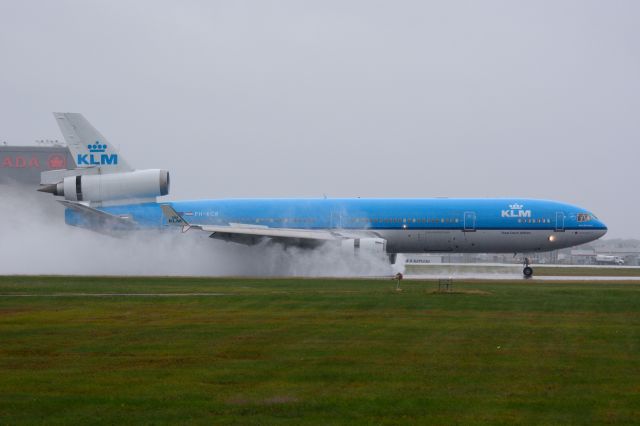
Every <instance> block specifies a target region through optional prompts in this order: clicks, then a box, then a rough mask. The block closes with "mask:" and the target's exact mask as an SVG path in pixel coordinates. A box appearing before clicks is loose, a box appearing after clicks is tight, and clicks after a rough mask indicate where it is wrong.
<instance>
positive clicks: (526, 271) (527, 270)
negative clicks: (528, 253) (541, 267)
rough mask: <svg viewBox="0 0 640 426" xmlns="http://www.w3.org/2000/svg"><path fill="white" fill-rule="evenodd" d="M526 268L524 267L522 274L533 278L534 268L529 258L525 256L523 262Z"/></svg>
mask: <svg viewBox="0 0 640 426" xmlns="http://www.w3.org/2000/svg"><path fill="white" fill-rule="evenodd" d="M523 266H524V268H522V275H524V277H525V278H531V277H532V276H533V268H532V267H531V266H529V258H528V257H525V258H524V262H523Z"/></svg>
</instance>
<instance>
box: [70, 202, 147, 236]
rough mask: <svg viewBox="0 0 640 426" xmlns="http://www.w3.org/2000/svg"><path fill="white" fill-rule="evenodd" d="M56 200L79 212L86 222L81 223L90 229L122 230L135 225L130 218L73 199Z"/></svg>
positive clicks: (129, 228)
mask: <svg viewBox="0 0 640 426" xmlns="http://www.w3.org/2000/svg"><path fill="white" fill-rule="evenodd" d="M58 202H59V203H60V204H62V205H63V206H65V207H66V208H68V209H72V210H75V211H76V212H78V213H80V214H81V215H82V216H83V218H85V219H86V222H87V223H84V224H83V225H86V226H87V227H89V228H92V229H96V230H99V229H102V230H116V231H123V230H131V229H134V228H135V227H136V223H135V222H134V221H133V220H131V219H130V218H125V217H120V216H116V215H113V214H110V213H107V212H103V211H101V210H98V209H94V208H93V207H89V206H86V205H84V204H81V203H77V202H73V201H66V200H58Z"/></svg>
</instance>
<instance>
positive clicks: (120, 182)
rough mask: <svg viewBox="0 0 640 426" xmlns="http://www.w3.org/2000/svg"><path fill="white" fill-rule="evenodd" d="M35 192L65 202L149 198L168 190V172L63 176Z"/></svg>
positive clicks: (151, 170)
mask: <svg viewBox="0 0 640 426" xmlns="http://www.w3.org/2000/svg"><path fill="white" fill-rule="evenodd" d="M38 191H41V192H49V193H51V194H53V195H57V196H61V197H64V198H65V200H68V201H88V202H102V201H117V200H129V199H149V198H154V197H158V196H162V195H167V194H168V193H169V172H168V171H166V170H159V169H149V170H136V171H132V172H123V173H109V174H84V175H77V176H67V177H65V178H64V180H63V181H62V182H59V183H57V184H52V185H47V186H44V187H42V188H40V189H39V190H38Z"/></svg>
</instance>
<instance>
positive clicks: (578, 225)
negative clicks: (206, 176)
mask: <svg viewBox="0 0 640 426" xmlns="http://www.w3.org/2000/svg"><path fill="white" fill-rule="evenodd" d="M54 117H55V119H56V121H57V123H58V125H59V127H60V130H61V132H62V134H63V136H64V138H65V140H66V142H67V144H68V147H69V150H70V151H71V154H72V156H73V158H74V160H75V162H76V168H74V169H69V170H64V169H63V170H53V171H47V172H43V173H42V178H41V187H40V189H38V191H41V192H48V193H51V194H53V195H55V196H57V197H63V199H59V200H58V201H59V202H60V203H62V204H63V205H64V206H65V207H66V209H65V222H66V223H67V224H68V225H72V226H77V227H83V228H88V229H91V230H94V231H98V232H109V233H114V232H133V231H136V230H141V229H150V230H164V229H169V228H179V229H182V231H183V232H186V231H188V230H194V231H198V232H203V233H206V234H208V235H209V237H210V238H214V239H219V240H223V241H228V242H233V243H238V244H245V245H256V244H268V243H280V244H283V245H285V246H299V247H308V248H314V247H318V246H320V245H323V244H335V245H337V246H339V247H340V248H341V249H342V250H345V252H348V253H355V254H364V253H370V254H373V255H377V256H387V257H388V259H389V260H390V262H391V263H395V258H396V255H397V254H398V253H435V252H448V253H514V256H515V255H517V254H523V255H524V254H528V253H533V252H543V251H550V250H557V249H560V248H565V247H572V246H575V245H579V244H585V243H588V242H590V241H593V240H596V239H598V238H600V237H602V236H603V235H605V233H606V232H607V227H606V225H605V224H604V222H602V221H601V220H600V219H599V218H598V217H597V216H596V215H595V214H593V212H591V211H589V210H587V209H585V208H582V207H579V206H575V205H571V204H567V203H561V202H557V201H549V200H537V199H528V198H402V199H393V198H338V199H331V198H304V199H205V200H192V201H171V202H161V201H158V197H161V196H165V195H167V194H168V193H169V186H170V179H169V172H168V171H166V170H159V169H147V170H134V169H133V168H131V166H129V164H128V163H127V162H126V161H125V160H124V159H123V158H122V157H121V156H120V154H119V152H118V151H117V149H115V147H114V146H113V145H112V144H111V143H109V142H108V141H107V139H106V138H105V137H104V136H103V135H102V134H100V133H99V132H98V131H97V130H96V129H95V128H94V127H93V126H92V125H91V124H90V123H89V122H88V121H87V120H86V119H85V118H84V116H82V115H81V114H78V113H54ZM523 275H524V276H525V277H531V276H532V275H533V268H532V267H531V266H530V264H529V262H528V259H527V258H526V257H525V261H524V267H523Z"/></svg>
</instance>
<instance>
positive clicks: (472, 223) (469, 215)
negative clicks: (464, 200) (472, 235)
mask: <svg viewBox="0 0 640 426" xmlns="http://www.w3.org/2000/svg"><path fill="white" fill-rule="evenodd" d="M475 230H476V212H464V231H465V232H473V231H475Z"/></svg>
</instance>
